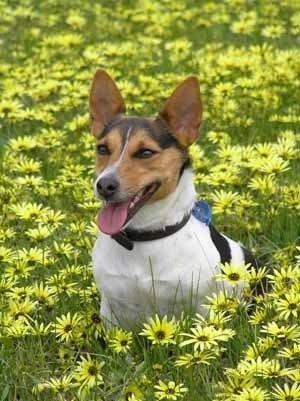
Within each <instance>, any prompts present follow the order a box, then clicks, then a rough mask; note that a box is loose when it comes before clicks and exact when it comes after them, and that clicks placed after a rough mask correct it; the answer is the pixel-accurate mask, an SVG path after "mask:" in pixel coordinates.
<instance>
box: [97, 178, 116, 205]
mask: <svg viewBox="0 0 300 401" xmlns="http://www.w3.org/2000/svg"><path fill="white" fill-rule="evenodd" d="M119 186H120V185H119V182H118V181H117V180H116V178H114V177H112V176H109V175H108V176H104V177H102V178H100V180H98V181H97V184H96V187H97V191H98V194H99V195H100V196H102V197H103V198H104V199H105V200H109V199H110V198H112V197H113V196H114V195H115V194H116V193H117V192H118V190H119Z"/></svg>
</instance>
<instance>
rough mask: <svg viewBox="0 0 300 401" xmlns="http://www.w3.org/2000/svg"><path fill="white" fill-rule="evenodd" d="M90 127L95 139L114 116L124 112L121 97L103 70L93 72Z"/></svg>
mask: <svg viewBox="0 0 300 401" xmlns="http://www.w3.org/2000/svg"><path fill="white" fill-rule="evenodd" d="M89 106H90V116H91V121H90V126H91V131H92V133H93V134H94V135H95V136H96V137H97V136H99V134H101V132H102V130H103V128H104V126H105V125H106V124H107V123H108V122H109V120H110V119H111V118H113V117H114V116H115V115H116V114H119V113H124V112H125V109H126V107H125V103H124V100H123V98H122V95H121V93H120V91H119V89H118V87H117V85H116V84H115V83H114V81H113V80H112V78H111V77H110V76H109V75H108V74H107V72H106V71H104V70H97V71H96V72H95V75H94V78H93V82H92V87H91V91H90V99H89Z"/></svg>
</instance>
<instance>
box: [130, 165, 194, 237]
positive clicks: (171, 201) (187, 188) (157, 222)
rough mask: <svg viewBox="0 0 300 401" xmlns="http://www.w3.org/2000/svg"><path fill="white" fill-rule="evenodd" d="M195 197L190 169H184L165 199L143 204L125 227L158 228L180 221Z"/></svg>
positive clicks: (143, 229) (136, 228) (191, 205)
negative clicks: (176, 183)
mask: <svg viewBox="0 0 300 401" xmlns="http://www.w3.org/2000/svg"><path fill="white" fill-rule="evenodd" d="M196 199H197V194H196V190H195V187H194V183H193V173H192V171H191V169H189V168H188V169H186V170H184V172H183V174H182V176H181V178H180V180H179V182H178V185H177V187H176V189H175V191H174V192H172V193H171V194H170V195H169V196H167V197H166V198H165V199H162V200H159V201H157V202H154V203H151V204H150V205H145V206H143V207H142V208H141V209H140V210H139V211H138V212H137V213H136V215H135V216H134V217H133V218H132V219H131V220H130V222H129V223H128V225H127V227H128V228H130V229H134V230H141V231H146V230H150V231H151V230H158V229H163V228H164V227H166V226H170V225H173V224H176V223H178V222H180V221H181V220H182V219H183V217H184V216H185V215H186V214H187V213H189V212H190V211H191V210H192V208H193V205H194V203H195V201H196Z"/></svg>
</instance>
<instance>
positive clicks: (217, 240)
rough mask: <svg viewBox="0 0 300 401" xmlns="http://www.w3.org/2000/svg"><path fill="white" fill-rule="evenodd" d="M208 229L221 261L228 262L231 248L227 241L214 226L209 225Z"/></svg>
mask: <svg viewBox="0 0 300 401" xmlns="http://www.w3.org/2000/svg"><path fill="white" fill-rule="evenodd" d="M209 231H210V236H211V239H212V241H213V243H214V245H215V247H216V248H217V250H218V252H219V254H220V258H221V263H222V264H224V263H230V261H231V250H230V246H229V244H228V241H227V240H226V238H224V237H223V235H221V234H220V233H219V232H218V231H217V230H216V229H215V228H214V226H212V225H209Z"/></svg>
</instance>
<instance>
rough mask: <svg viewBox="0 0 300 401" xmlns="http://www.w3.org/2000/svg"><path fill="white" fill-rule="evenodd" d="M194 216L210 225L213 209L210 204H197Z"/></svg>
mask: <svg viewBox="0 0 300 401" xmlns="http://www.w3.org/2000/svg"><path fill="white" fill-rule="evenodd" d="M192 215H193V216H194V217H196V219H197V220H199V221H201V222H202V223H205V224H206V225H209V224H210V222H211V208H210V206H209V204H208V203H206V202H204V201H197V202H195V204H194V207H193V209H192Z"/></svg>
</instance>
